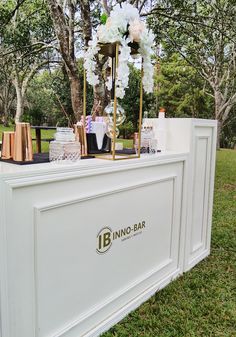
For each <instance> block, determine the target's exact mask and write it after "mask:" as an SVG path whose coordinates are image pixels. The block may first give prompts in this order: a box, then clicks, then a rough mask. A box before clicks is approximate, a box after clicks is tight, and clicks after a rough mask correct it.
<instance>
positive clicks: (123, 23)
mask: <svg viewBox="0 0 236 337" xmlns="http://www.w3.org/2000/svg"><path fill="white" fill-rule="evenodd" d="M128 27H129V29H128ZM126 34H128V37H127V35H126ZM133 41H135V42H138V43H139V52H140V54H141V56H142V58H143V80H142V81H143V88H144V90H145V91H146V92H147V93H150V92H152V91H153V66H152V63H151V56H152V45H153V42H154V35H153V33H152V32H151V31H149V30H148V29H147V27H146V24H145V23H144V22H142V21H141V20H140V16H139V12H138V10H137V8H135V7H133V6H132V5H130V4H125V3H123V4H122V5H121V6H120V5H116V6H115V7H114V8H113V10H112V11H111V14H110V17H109V18H108V20H107V22H106V24H105V25H100V26H99V27H98V32H97V36H95V37H94V38H93V40H92V41H90V42H89V47H88V50H87V51H86V53H85V61H84V67H85V69H86V71H87V80H88V83H89V84H91V85H96V84H98V83H99V80H98V76H97V75H96V74H95V70H96V59H95V56H96V54H97V53H98V51H99V49H100V48H99V45H98V43H115V42H118V43H120V47H119V48H120V54H119V64H118V69H117V78H116V96H117V97H119V98H123V97H124V94H125V89H126V88H127V87H128V83H129V67H128V61H129V58H130V53H131V48H130V47H129V46H128V44H129V43H130V42H133ZM106 86H107V88H108V89H109V90H111V88H112V78H111V77H109V78H108V79H107V82H106Z"/></svg>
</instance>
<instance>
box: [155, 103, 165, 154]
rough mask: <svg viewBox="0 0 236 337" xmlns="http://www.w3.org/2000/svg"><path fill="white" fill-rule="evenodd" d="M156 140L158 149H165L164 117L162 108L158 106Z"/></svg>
mask: <svg viewBox="0 0 236 337" xmlns="http://www.w3.org/2000/svg"><path fill="white" fill-rule="evenodd" d="M157 142H158V150H161V152H163V151H166V119H165V109H164V108H160V111H159V114H158V127H157Z"/></svg>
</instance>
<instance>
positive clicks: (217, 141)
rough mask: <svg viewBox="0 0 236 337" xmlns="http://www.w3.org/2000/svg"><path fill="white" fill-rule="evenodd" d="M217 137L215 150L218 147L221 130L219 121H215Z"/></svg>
mask: <svg viewBox="0 0 236 337" xmlns="http://www.w3.org/2000/svg"><path fill="white" fill-rule="evenodd" d="M217 122H218V124H217V139H216V148H217V150H219V149H220V141H221V131H222V122H221V121H219V120H218V121H217Z"/></svg>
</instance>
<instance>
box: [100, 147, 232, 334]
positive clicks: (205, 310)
mask: <svg viewBox="0 0 236 337" xmlns="http://www.w3.org/2000/svg"><path fill="white" fill-rule="evenodd" d="M114 336H115V337H138V336H139V337H177V336H178V337H198V336H199V337H200V336H201V337H208V336H209V337H210V336H211V337H223V336H224V337H235V336H236V151H233V150H221V151H218V152H217V166H216V182H215V196H214V213H213V231H212V244H211V255H210V256H209V257H208V258H207V259H205V260H204V261H202V262H201V263H200V264H198V265H197V266H195V267H194V268H193V269H192V270H191V271H190V272H188V273H186V274H184V275H183V276H182V277H180V278H179V279H178V280H176V281H174V282H172V283H171V284H169V285H168V286H167V287H166V288H165V289H163V290H161V291H160V292H158V293H156V295H154V296H153V297H152V298H151V299H150V300H149V301H147V302H145V303H144V304H143V305H142V306H141V307H139V308H138V309H137V310H135V311H134V312H132V313H131V314H130V315H129V316H127V317H126V318H125V319H123V320H122V321H121V322H120V323H119V324H117V325H116V326H115V327H113V328H112V329H110V330H109V331H108V332H106V333H105V334H103V335H102V337H114Z"/></svg>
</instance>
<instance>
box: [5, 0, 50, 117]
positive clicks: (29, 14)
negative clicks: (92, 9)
mask: <svg viewBox="0 0 236 337" xmlns="http://www.w3.org/2000/svg"><path fill="white" fill-rule="evenodd" d="M4 9H5V11H6V13H8V12H9V11H13V12H14V16H13V18H12V20H11V23H9V24H8V25H6V26H5V29H4V30H2V31H1V53H2V54H1V59H2V61H3V62H5V61H6V60H7V62H8V64H10V63H11V72H9V76H10V78H11V82H12V83H13V85H14V87H15V91H16V114H15V122H19V121H20V119H21V117H22V114H23V111H24V102H25V96H26V91H27V88H28V85H29V82H30V80H31V79H32V78H33V76H34V75H35V73H36V72H37V71H38V69H40V68H42V67H43V66H44V65H45V64H47V63H48V62H50V57H51V55H50V52H49V48H52V45H51V40H52V39H53V32H52V29H51V19H50V16H49V15H48V12H47V7H46V6H45V3H44V1H43V0H36V1H34V2H31V1H29V0H28V1H24V3H23V2H21V6H18V7H17V2H16V1H14V0H12V1H9V2H7V3H6V4H5V7H4ZM2 11H3V10H2Z"/></svg>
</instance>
